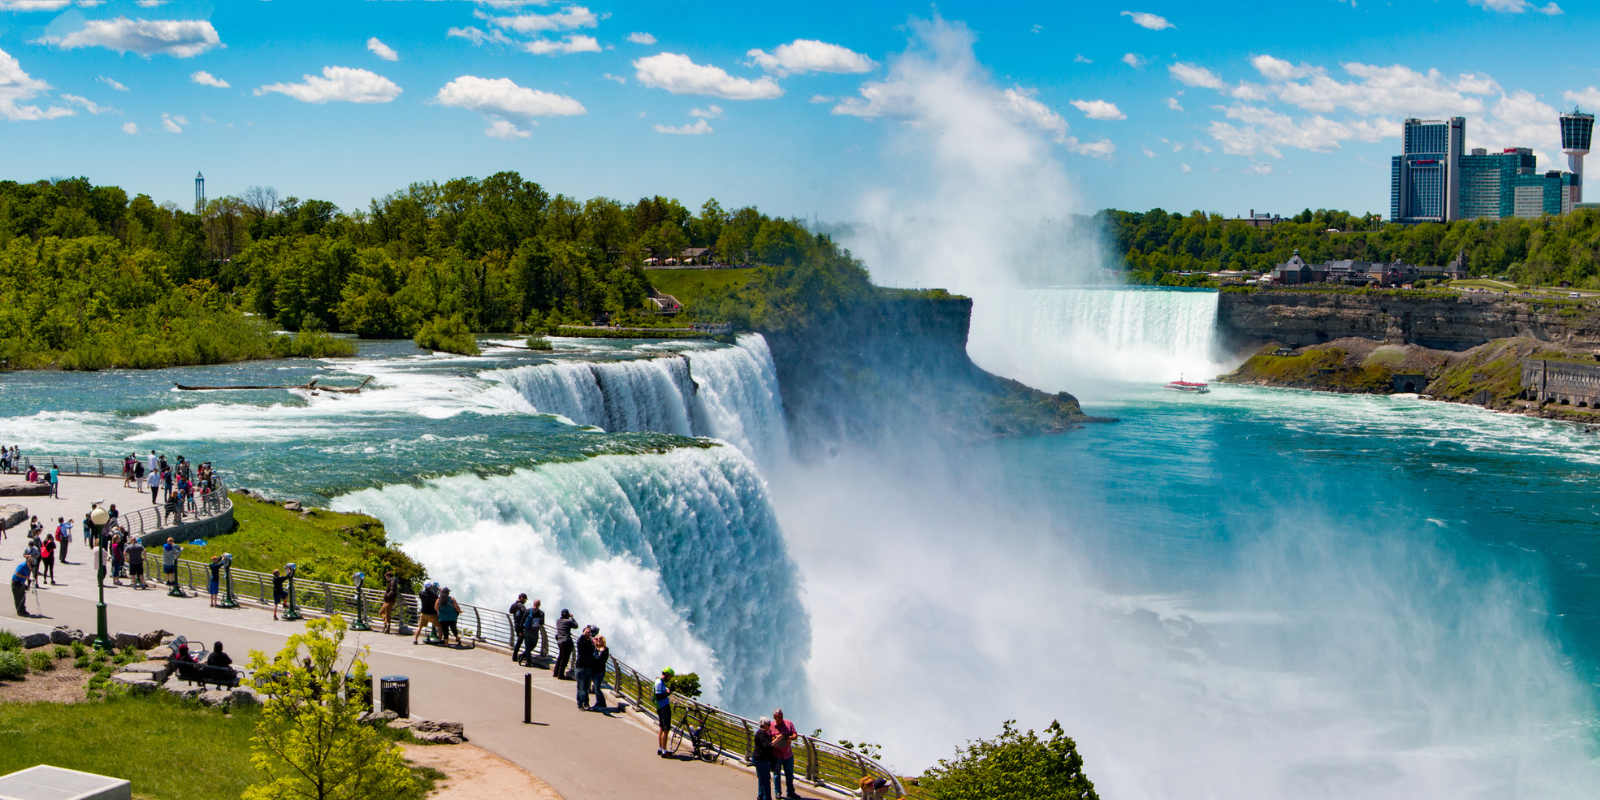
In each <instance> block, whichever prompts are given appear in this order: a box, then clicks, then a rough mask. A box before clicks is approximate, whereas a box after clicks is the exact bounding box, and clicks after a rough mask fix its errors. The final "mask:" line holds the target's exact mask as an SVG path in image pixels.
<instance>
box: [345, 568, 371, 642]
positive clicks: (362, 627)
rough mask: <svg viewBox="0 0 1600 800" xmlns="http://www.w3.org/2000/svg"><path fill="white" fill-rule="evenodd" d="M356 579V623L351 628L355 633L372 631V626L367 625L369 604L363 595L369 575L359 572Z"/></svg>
mask: <svg viewBox="0 0 1600 800" xmlns="http://www.w3.org/2000/svg"><path fill="white" fill-rule="evenodd" d="M355 579H356V621H355V623H354V624H352V625H351V626H350V630H353V631H370V630H372V626H370V625H368V624H367V602H366V598H365V597H363V596H362V595H361V587H362V585H364V584H365V583H366V582H367V573H365V572H357V573H356V574H355Z"/></svg>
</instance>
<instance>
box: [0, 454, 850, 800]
mask: <svg viewBox="0 0 1600 800" xmlns="http://www.w3.org/2000/svg"><path fill="white" fill-rule="evenodd" d="M121 486H122V480H121V478H82V477H74V476H62V484H61V494H62V495H63V498H64V499H62V500H59V501H48V502H49V503H51V504H50V505H47V504H46V503H45V502H41V501H46V498H34V497H27V498H16V499H15V502H20V503H22V504H23V505H27V506H28V507H29V511H30V512H31V513H38V512H34V511H33V508H34V505H35V504H37V505H38V506H39V508H40V509H47V508H48V509H56V508H60V509H61V510H60V511H59V512H57V511H50V512H47V513H50V514H51V516H52V517H54V516H66V515H67V513H68V511H70V512H71V513H73V514H75V515H76V518H77V519H78V520H80V521H81V520H82V519H83V513H84V511H85V510H86V509H87V508H88V505H87V504H88V503H89V502H93V501H96V500H100V499H106V500H107V501H108V502H117V503H118V508H119V509H122V510H124V511H131V510H134V509H137V508H139V507H141V506H139V505H137V504H133V505H130V506H123V505H122V501H121V500H120V499H116V498H120V497H121V496H122V495H120V494H117V492H126V493H128V495H130V496H132V495H133V490H132V489H126V490H124V489H121ZM144 497H145V499H146V500H148V499H149V495H148V494H146V495H145V496H144ZM58 504H59V505H58ZM146 505H148V504H146ZM40 517H41V519H43V518H44V514H43V513H41V514H40ZM81 542H82V540H81V537H78V541H75V542H74V543H73V549H72V550H71V551H70V555H71V556H72V560H73V563H71V564H68V565H65V566H60V565H58V566H57V568H56V570H57V575H56V580H57V581H58V583H59V585H57V586H50V587H46V588H45V589H43V590H41V591H40V592H39V607H35V606H34V605H33V603H34V600H33V595H32V593H30V594H29V599H28V602H29V611H31V612H34V613H41V612H42V613H43V614H44V617H43V618H34V619H31V620H27V621H23V620H18V619H16V618H15V612H14V610H13V609H12V608H11V603H10V602H9V598H7V600H8V601H7V602H6V603H4V604H3V605H4V610H3V612H0V618H3V619H4V620H5V622H4V625H5V626H6V627H12V626H17V627H18V629H22V628H23V627H25V626H26V625H27V624H28V623H35V624H42V625H45V626H46V627H54V626H56V625H69V626H71V627H74V628H81V629H83V630H86V631H92V630H94V622H95V615H94V610H95V602H94V598H95V594H96V588H95V580H94V571H93V569H92V568H91V567H90V566H89V564H88V563H87V562H89V561H90V559H89V553H88V551H87V550H86V549H79V548H80V547H81ZM22 549H23V543H22V539H21V538H20V537H15V536H11V537H7V539H6V540H5V542H4V543H3V544H0V570H4V571H5V574H7V575H9V572H10V570H12V569H14V568H15V566H14V565H15V562H16V561H17V559H19V558H20V557H21V553H22ZM156 577H159V576H156ZM241 600H243V598H241ZM106 605H107V606H108V607H109V614H108V616H109V618H110V619H109V627H110V632H111V633H112V634H115V633H116V632H118V631H130V632H142V631H150V630H155V629H157V628H162V629H165V630H168V631H172V632H174V633H180V634H183V635H184V636H187V637H189V638H190V639H193V640H198V641H203V642H206V643H208V644H209V643H210V642H213V641H219V640H220V641H222V642H223V644H224V645H225V647H226V649H227V650H228V652H230V653H233V654H234V659H235V661H236V662H237V663H241V664H242V663H243V662H244V661H245V660H246V655H245V654H246V652H247V651H248V650H252V649H253V650H261V651H264V652H267V653H269V654H270V653H276V652H277V651H278V650H279V649H280V648H281V647H282V646H283V642H284V640H285V639H286V638H287V637H288V635H289V634H291V633H293V632H295V631H297V630H300V629H301V628H300V624H299V623H292V622H281V621H274V620H273V619H272V615H271V614H270V613H268V611H267V609H264V608H261V607H259V606H255V605H254V604H253V603H252V604H247V605H245V606H244V607H241V608H237V609H221V608H211V607H210V605H209V600H208V599H207V597H206V596H205V595H204V594H201V595H199V596H196V597H189V598H183V599H180V598H176V597H169V596H168V595H167V593H166V592H165V591H164V590H163V589H161V588H155V589H150V590H143V591H141V590H137V589H132V588H129V587H127V586H122V587H117V586H112V585H110V584H107V586H106ZM345 641H346V643H347V644H350V645H354V646H366V647H370V648H371V656H370V659H369V664H370V668H371V671H373V672H374V673H375V674H378V675H405V676H408V677H409V678H410V679H411V709H412V716H414V717H423V718H430V719H454V720H460V721H461V722H463V723H464V724H465V725H466V731H467V736H468V737H470V738H471V740H472V743H473V744H476V745H478V746H479V747H482V748H484V749H485V750H489V751H490V752H493V753H495V754H496V755H499V756H501V757H502V758H505V759H507V760H509V761H511V762H512V763H515V764H517V765H518V766H520V767H522V768H523V769H526V770H527V771H529V772H531V773H533V774H534V775H537V776H538V777H539V778H541V779H543V780H544V781H545V782H546V783H548V784H550V785H551V787H553V788H554V789H555V790H556V791H557V792H560V793H561V796H562V797H563V798H566V800H590V798H595V799H596V800H599V799H600V798H605V799H606V800H610V799H611V798H619V797H631V796H641V795H649V796H650V797H652V798H654V799H656V800H678V799H679V798H682V800H702V799H714V798H730V800H731V799H732V798H748V797H750V796H751V794H753V793H754V789H755V776H754V773H752V772H750V771H747V770H745V769H743V768H741V767H734V766H730V765H710V764H704V763H701V762H698V761H690V760H671V759H662V758H659V757H657V756H656V755H655V729H654V723H653V722H652V721H651V720H650V719H649V718H648V717H645V716H644V715H642V714H638V713H635V712H619V711H615V710H613V711H609V712H606V713H592V712H582V711H579V710H578V709H577V700H576V698H575V691H574V687H575V684H573V683H572V682H571V681H558V680H555V679H554V678H552V677H551V675H550V672H549V670H547V669H544V670H533V671H532V672H531V674H532V675H533V676H534V688H535V691H534V692H533V719H534V721H535V724H533V725H525V724H523V723H522V695H523V691H522V684H523V675H524V674H526V673H528V672H529V670H527V669H525V668H522V667H519V666H517V665H516V664H514V663H513V662H512V661H511V659H510V657H509V656H508V655H506V654H505V653H503V652H499V651H496V650H492V649H489V648H486V647H480V648H469V649H465V650H455V649H453V648H444V647H435V646H428V645H413V644H412V643H411V637H410V636H398V635H389V636H386V635H384V634H381V633H376V632H359V631H350V632H349V633H348V634H347V635H346V639H345ZM608 699H610V698H608ZM612 702H613V708H614V707H615V701H614V700H613V701H612ZM801 794H802V795H803V796H805V797H808V798H813V797H814V798H837V797H841V796H842V795H836V794H833V793H830V792H822V791H817V790H810V789H802V791H801Z"/></svg>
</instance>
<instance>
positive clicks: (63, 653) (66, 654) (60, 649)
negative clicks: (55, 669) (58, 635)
mask: <svg viewBox="0 0 1600 800" xmlns="http://www.w3.org/2000/svg"><path fill="white" fill-rule="evenodd" d="M52 655H53V657H55V658H70V657H71V656H72V648H70V647H68V646H66V645H64V644H58V645H56V649H55V650H54V651H52Z"/></svg>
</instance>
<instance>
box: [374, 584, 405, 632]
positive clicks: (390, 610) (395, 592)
mask: <svg viewBox="0 0 1600 800" xmlns="http://www.w3.org/2000/svg"><path fill="white" fill-rule="evenodd" d="M399 601H400V579H399V578H396V577H395V576H394V570H392V569H391V570H389V571H388V572H385V573H383V607H382V608H380V609H378V615H379V616H381V617H383V632H384V633H388V632H389V620H390V619H391V618H393V617H394V604H395V603H398V602H399Z"/></svg>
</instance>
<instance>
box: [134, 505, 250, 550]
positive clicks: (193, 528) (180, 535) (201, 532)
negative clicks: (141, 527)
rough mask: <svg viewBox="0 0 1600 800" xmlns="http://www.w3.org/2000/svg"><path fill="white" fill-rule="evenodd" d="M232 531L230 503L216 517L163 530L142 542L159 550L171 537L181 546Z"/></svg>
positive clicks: (149, 535)
mask: <svg viewBox="0 0 1600 800" xmlns="http://www.w3.org/2000/svg"><path fill="white" fill-rule="evenodd" d="M232 530H233V504H232V503H229V504H228V508H227V509H226V510H224V511H223V512H222V513H221V514H218V515H216V516H214V517H206V518H205V519H198V520H195V521H193V522H185V523H183V524H181V525H174V526H172V527H170V528H162V529H161V530H159V531H156V532H154V533H147V534H145V535H144V537H143V538H142V539H141V540H140V541H142V542H144V546H145V547H146V548H159V547H161V545H163V544H166V543H167V539H168V538H169V537H170V538H172V539H173V540H175V541H177V542H178V543H180V544H181V543H183V542H192V541H194V540H195V539H209V538H211V537H213V536H217V535H219V534H224V533H228V532H229V531H232Z"/></svg>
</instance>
